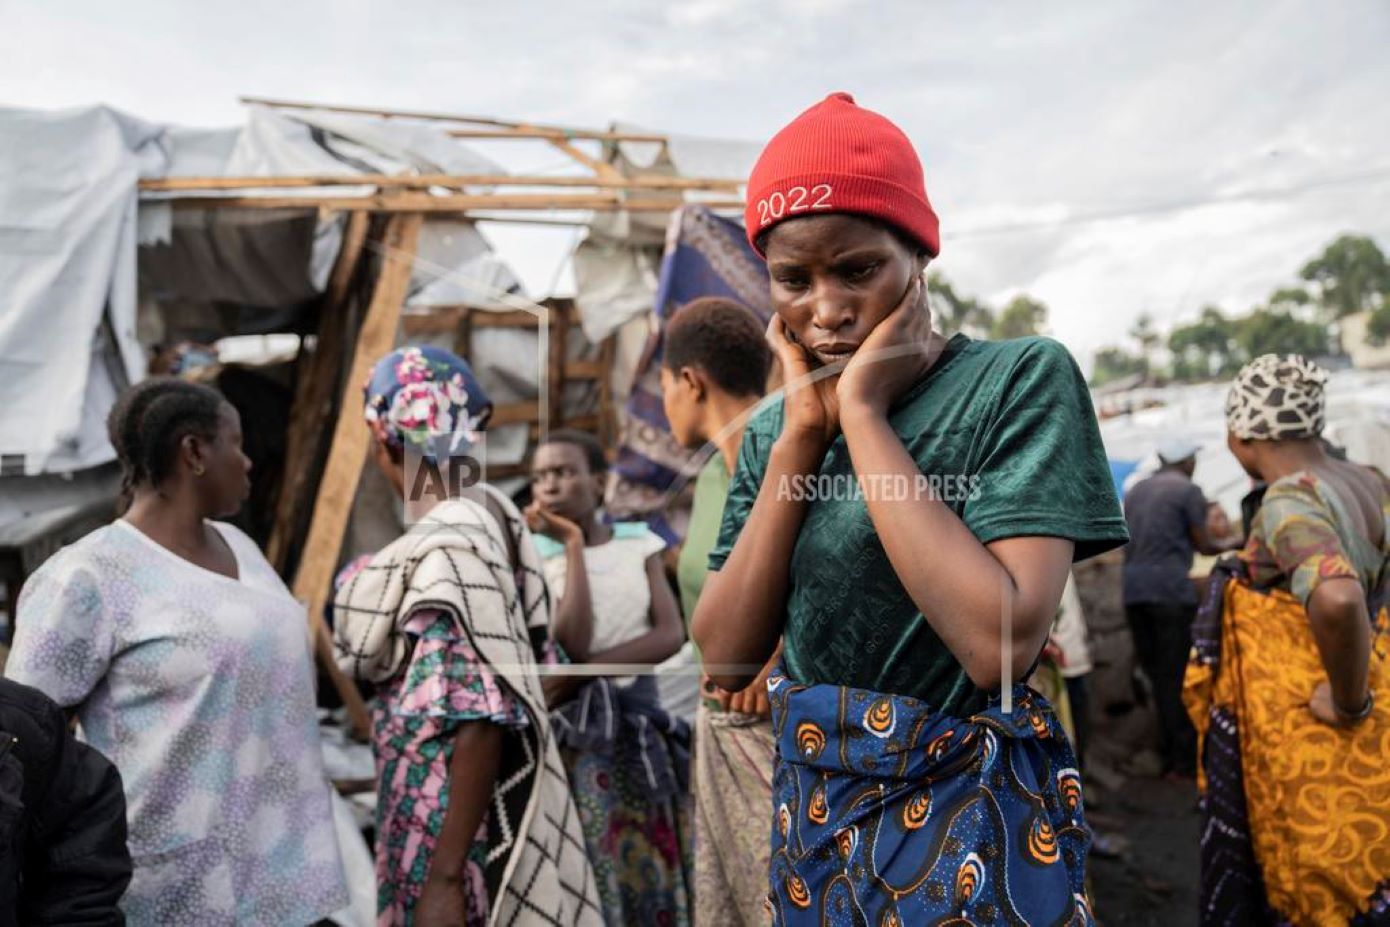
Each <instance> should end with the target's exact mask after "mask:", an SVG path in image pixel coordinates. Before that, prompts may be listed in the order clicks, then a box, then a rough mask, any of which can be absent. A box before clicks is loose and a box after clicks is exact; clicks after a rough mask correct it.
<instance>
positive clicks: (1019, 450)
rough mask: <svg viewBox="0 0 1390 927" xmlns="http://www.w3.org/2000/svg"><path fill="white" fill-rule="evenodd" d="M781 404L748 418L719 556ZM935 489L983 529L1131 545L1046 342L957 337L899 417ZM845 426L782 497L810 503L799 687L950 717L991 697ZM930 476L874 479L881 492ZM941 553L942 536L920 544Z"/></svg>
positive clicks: (800, 598)
mask: <svg viewBox="0 0 1390 927" xmlns="http://www.w3.org/2000/svg"><path fill="white" fill-rule="evenodd" d="M782 422H783V404H782V402H781V401H780V400H775V401H772V402H770V403H769V404H768V405H766V406H764V407H763V408H762V409H761V410H759V412H758V413H757V414H756V415H755V416H754V417H753V419H752V420H751V421H750V422H749V423H748V427H747V429H746V430H745V433H744V437H743V444H742V446H741V447H740V448H739V459H738V467H737V469H736V471H735V473H734V476H733V480H732V485H731V486H730V489H729V494H728V500H727V502H726V503H725V506H724V518H723V522H722V524H721V526H720V531H719V540H718V542H717V543H716V544H715V547H714V550H713V551H711V552H710V558H709V566H710V569H712V570H717V569H719V568H720V567H722V566H723V565H724V561H725V560H726V559H727V558H728V556H729V552H730V551H731V550H732V549H733V546H734V542H735V541H736V540H737V539H738V535H739V532H740V531H741V530H742V528H743V524H744V522H745V521H746V520H747V518H748V513H749V511H750V510H751V509H752V507H753V502H754V500H755V499H756V498H757V495H758V488H759V485H760V484H761V483H762V478H763V474H764V472H766V469H767V461H768V454H769V452H770V451H771V448H772V444H773V442H774V441H775V440H776V438H777V436H778V435H779V434H781V431H782ZM889 422H890V423H891V425H892V426H893V430H894V431H896V432H897V434H898V437H899V439H900V440H901V441H902V442H903V445H904V447H906V448H907V451H908V453H910V454H911V455H912V457H913V459H915V460H916V461H917V466H918V470H919V471H920V472H921V473H922V474H924V479H925V480H926V481H927V485H928V486H929V487H930V488H931V489H932V490H933V491H934V493H935V495H936V496H937V498H941V499H942V500H943V501H944V502H946V503H947V504H949V505H950V507H951V509H952V510H953V511H954V512H955V513H956V515H957V516H959V517H960V518H961V520H962V521H964V523H965V525H966V527H968V528H969V529H970V531H971V533H973V534H974V535H975V537H977V538H979V540H980V541H981V543H989V542H992V541H997V540H1000V539H1001V538H1008V537H1024V536H1033V535H1044V536H1051V537H1064V538H1070V539H1072V540H1073V541H1074V542H1075V543H1076V554H1075V559H1077V560H1081V559H1084V558H1086V557H1091V556H1094V555H1095V554H1098V553H1101V552H1102V551H1106V550H1109V549H1111V548H1113V547H1118V546H1120V545H1121V544H1124V543H1125V541H1126V540H1128V535H1127V534H1126V531H1125V522H1124V517H1123V516H1122V515H1121V512H1120V505H1119V500H1118V499H1117V498H1116V495H1115V484H1114V481H1113V480H1112V479H1111V476H1110V467H1109V464H1108V463H1107V461H1106V457H1105V449H1104V447H1103V446H1102V444H1101V440H1100V429H1099V428H1098V427H1097V425H1096V416H1095V410H1094V408H1093V406H1092V405H1091V397H1090V393H1089V392H1088V391H1087V389H1086V382H1085V380H1084V378H1083V377H1082V375H1081V371H1080V370H1079V369H1078V368H1077V366H1076V362H1075V361H1074V360H1073V359H1072V357H1071V355H1070V354H1069V353H1068V352H1067V349H1066V348H1064V347H1063V346H1062V345H1060V344H1058V343H1057V342H1055V341H1051V340H1049V339H1046V338H1021V339H1017V340H1013V341H973V340H971V339H970V338H967V337H966V336H964V335H956V336H955V337H954V338H952V339H951V340H950V342H949V343H948V344H947V346H946V349H945V351H944V352H943V354H942V356H941V358H940V359H939V360H938V361H937V363H936V365H935V366H934V367H933V368H932V369H931V370H930V371H928V373H927V375H926V376H925V377H923V378H922V381H921V382H920V383H918V384H917V385H916V386H914V387H913V388H912V389H911V390H909V391H908V392H907V393H906V394H904V395H903V396H902V398H900V399H899V400H898V401H897V402H896V403H895V404H894V406H893V407H892V409H891V410H890V412H889ZM853 473H854V471H853V468H852V467H851V465H850V458H849V449H848V448H847V447H846V445H845V439H844V436H843V435H841V436H839V437H837V438H836V439H835V441H834V443H833V444H831V446H830V449H829V451H828V452H827V453H826V455H825V459H824V460H823V461H822V463H821V468H820V472H819V475H818V476H816V477H814V478H813V479H812V480H810V481H808V482H804V483H801V484H800V485H797V484H795V483H791V482H790V481H789V484H790V485H788V486H786V487H778V491H779V492H786V493H792V494H799V495H801V496H802V497H803V498H805V499H807V500H808V501H807V506H806V517H805V521H804V522H803V523H802V526H801V533H800V536H799V537H798V538H797V541H796V546H795V548H794V549H793V552H792V560H791V570H790V573H791V581H790V586H789V589H788V595H787V622H786V631H785V635H784V644H785V649H784V654H785V659H786V664H787V670H788V673H789V674H790V676H791V677H792V678H793V679H795V680H797V681H798V682H804V683H831V684H834V685H842V686H853V687H857V688H864V689H870V690H873V691H876V692H884V693H893V694H897V695H908V696H913V697H916V698H920V699H923V700H924V701H926V702H928V703H929V704H931V705H932V706H933V707H935V708H937V709H939V710H942V711H945V712H947V713H949V714H954V715H962V714H966V713H969V712H971V711H974V710H976V709H978V708H980V707H982V706H983V704H984V702H985V699H986V696H985V693H983V692H982V691H981V690H979V689H977V688H976V687H975V685H974V684H973V683H972V682H971V681H970V678H969V677H968V676H967V675H966V673H965V670H964V669H962V668H961V666H960V664H959V663H958V662H957V661H956V659H955V657H954V656H953V655H952V654H951V652H950V651H949V650H948V649H947V648H946V645H945V644H943V643H942V641H941V639H940V638H939V637H938V636H937V635H936V632H935V631H933V630H932V628H931V625H930V624H928V622H927V621H926V619H925V618H923V617H922V614H921V613H920V612H919V611H918V610H917V607H916V606H915V605H913V603H912V600H911V599H910V598H909V597H908V595H907V592H906V590H904V589H903V586H902V583H901V582H900V581H899V580H898V577H897V574H896V573H895V572H894V571H893V567H892V564H891V563H890V562H889V560H888V556H887V554H886V553H885V551H884V549H883V545H882V544H881V543H880V542H879V539H878V536H877V534H876V533H875V531H874V527H873V523H872V522H871V521H870V519H869V512H868V508H867V507H866V506H865V504H864V501H863V499H862V497H861V496H859V495H858V494H857V493H856V492H855V488H854V485H853V484H854V476H853ZM920 483H921V481H918V486H912V487H890V486H887V485H885V486H883V487H881V488H875V487H873V486H870V487H869V489H868V491H879V492H883V493H885V494H887V493H890V492H902V491H903V490H904V489H907V490H908V491H915V490H916V489H918V488H919V486H920ZM921 549H922V555H923V556H931V554H932V539H931V538H930V537H926V536H924V537H923V538H922V548H921Z"/></svg>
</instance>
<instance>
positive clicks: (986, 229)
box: [943, 167, 1390, 240]
mask: <svg viewBox="0 0 1390 927" xmlns="http://www.w3.org/2000/svg"><path fill="white" fill-rule="evenodd" d="M1387 178H1390V167H1383V168H1377V169H1375V170H1370V171H1362V172H1360V173H1356V174H1346V175H1344V176H1341V177H1328V178H1324V179H1322V180H1310V181H1306V182H1304V183H1301V184H1294V185H1291V186H1286V187H1271V188H1268V189H1264V190H1247V191H1244V192H1238V193H1224V194H1215V195H1212V196H1200V197H1184V198H1182V199H1175V200H1168V201H1166V202H1158V203H1149V204H1145V205H1139V206H1126V207H1122V208H1115V209H1101V210H1096V211H1093V212H1087V213H1077V214H1076V215H1073V216H1066V217H1063V218H1061V219H1045V220H1040V221H1037V222H1011V223H1008V224H1006V225H994V226H981V227H978V228H965V229H960V230H957V231H947V232H946V233H945V235H944V236H943V237H944V238H946V239H947V240H952V239H962V238H983V237H987V236H990V235H1007V234H1012V233H1015V232H1032V231H1040V230H1043V229H1056V228H1065V227H1067V226H1072V225H1087V224H1090V223H1093V222H1110V221H1112V220H1115V219H1131V218H1141V217H1144V216H1151V215H1158V214H1161V213H1165V212H1182V211H1184V210H1187V209H1197V208H1200V207H1202V206H1213V205H1217V204H1220V203H1245V202H1274V201H1278V200H1284V199H1293V198H1294V197H1298V196H1302V195H1303V194H1305V193H1309V192H1312V191H1315V190H1321V189H1325V188H1327V187H1339V186H1352V185H1356V184H1361V183H1376V182H1377V181H1381V180H1385V179H1387Z"/></svg>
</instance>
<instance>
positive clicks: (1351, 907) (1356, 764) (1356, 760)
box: [1183, 559, 1390, 927]
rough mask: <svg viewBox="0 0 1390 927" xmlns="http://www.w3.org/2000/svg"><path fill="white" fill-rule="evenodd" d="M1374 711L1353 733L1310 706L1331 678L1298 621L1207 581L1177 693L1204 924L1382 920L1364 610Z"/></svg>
mask: <svg viewBox="0 0 1390 927" xmlns="http://www.w3.org/2000/svg"><path fill="white" fill-rule="evenodd" d="M1372 615H1373V616H1375V624H1376V632H1375V637H1374V638H1373V640H1372V652H1371V672H1370V684H1371V690H1372V691H1373V692H1374V694H1375V700H1376V703H1375V710H1374V711H1373V712H1372V714H1371V716H1370V717H1368V718H1366V719H1365V720H1364V721H1362V722H1360V723H1359V724H1357V725H1356V726H1354V727H1352V728H1349V729H1338V728H1333V727H1330V726H1328V725H1326V724H1323V723H1322V722H1320V721H1318V720H1317V719H1316V718H1315V717H1314V716H1313V714H1312V712H1311V711H1309V709H1308V700H1309V698H1310V697H1311V695H1312V693H1313V689H1314V688H1315V687H1316V686H1317V685H1318V683H1320V682H1322V681H1323V680H1325V679H1326V678H1327V675H1326V672H1325V671H1324V670H1323V667H1322V662H1321V660H1320V659H1319V657H1318V650H1317V645H1316V644H1315V642H1314V640H1313V634H1312V628H1311V626H1310V624H1309V619H1308V613H1307V612H1306V611H1305V610H1304V608H1303V606H1302V605H1300V604H1299V602H1298V600H1297V599H1296V598H1295V597H1293V596H1292V595H1289V594H1288V593H1286V592H1283V591H1279V590H1272V591H1267V592H1263V591H1259V590H1256V589H1253V588H1251V587H1250V585H1249V584H1248V583H1247V582H1246V581H1245V578H1244V570H1243V568H1242V567H1241V566H1240V564H1239V561H1236V560H1234V559H1232V560H1228V561H1223V562H1222V563H1221V564H1219V565H1218V567H1217V569H1216V570H1214V571H1213V573H1212V579H1211V587H1210V588H1209V589H1208V592H1207V596H1206V599H1205V601H1204V604H1203V607H1202V610H1201V612H1200V613H1199V614H1198V618H1197V621H1196V623H1195V624H1194V625H1193V641H1194V645H1195V646H1194V648H1193V656H1192V660H1191V662H1190V663H1189V664H1188V669H1187V677H1186V679H1185V682H1184V691H1183V697H1184V700H1185V702H1186V703H1187V709H1188V713H1189V714H1190V715H1191V717H1192V722H1193V724H1194V725H1195V726H1196V728H1197V734H1198V744H1199V748H1198V749H1199V760H1200V762H1199V767H1200V779H1199V783H1198V784H1199V786H1200V787H1201V789H1202V794H1203V813H1204V816H1205V818H1206V823H1205V826H1204V827H1203V831H1202V833H1203V836H1202V850H1201V853H1202V866H1201V872H1202V886H1201V896H1200V897H1201V922H1202V923H1203V924H1223V925H1224V924H1274V923H1293V924H1297V925H1334V924H1335V925H1338V927H1341V925H1347V924H1353V925H1372V924H1390V762H1388V761H1387V760H1388V759H1390V668H1388V667H1387V660H1386V654H1387V638H1386V634H1385V629H1386V626H1387V612H1386V608H1385V605H1384V603H1378V604H1377V605H1375V606H1373V608H1372Z"/></svg>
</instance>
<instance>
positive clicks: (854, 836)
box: [768, 667, 1094, 927]
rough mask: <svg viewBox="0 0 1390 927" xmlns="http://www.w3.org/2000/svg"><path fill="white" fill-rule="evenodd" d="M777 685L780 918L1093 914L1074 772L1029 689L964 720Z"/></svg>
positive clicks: (798, 921)
mask: <svg viewBox="0 0 1390 927" xmlns="http://www.w3.org/2000/svg"><path fill="white" fill-rule="evenodd" d="M768 689H769V692H770V695H771V702H772V720H773V728H774V732H775V734H776V737H777V762H776V767H775V770H774V773H773V781H772V793H773V802H774V816H773V822H772V864H771V869H770V871H769V886H770V892H769V904H770V906H771V909H772V915H773V923H774V924H776V925H779V927H780V925H836V927H838V925H845V927H850V925H861V924H868V925H873V927H907V925H911V927H917V925H928V924H959V925H968V924H998V923H1003V924H1022V923H1025V922H1026V923H1029V924H1039V925H1041V924H1056V925H1090V924H1093V923H1094V919H1093V918H1092V915H1091V909H1090V904H1089V901H1088V900H1087V898H1086V894H1085V865H1086V854H1087V852H1088V851H1089V849H1090V843H1091V834H1090V830H1089V828H1088V827H1087V825H1086V821H1085V816H1084V812H1083V806H1082V795H1081V776H1080V774H1079V773H1078V772H1077V768H1076V759H1075V757H1074V756H1073V754H1072V750H1071V747H1070V746H1069V745H1068V744H1067V740H1066V735H1065V734H1064V733H1063V732H1062V728H1061V725H1060V724H1059V723H1058V722H1057V719H1056V717H1055V716H1054V714H1053V712H1052V709H1051V707H1050V706H1049V705H1048V704H1047V702H1046V701H1045V700H1044V699H1043V698H1042V697H1041V696H1039V695H1038V694H1037V693H1036V692H1033V691H1032V690H1031V689H1029V688H1027V687H1026V686H1015V687H1014V689H1013V691H1012V702H1013V703H1012V705H1011V710H1010V711H1009V712H1008V713H1005V712H1004V711H1003V708H1002V705H1001V703H1000V700H999V699H998V698H997V697H996V698H994V699H992V700H991V701H990V703H989V706H988V707H987V708H986V709H985V710H984V711H982V712H979V713H977V714H975V715H972V716H970V717H969V718H965V719H962V718H953V717H950V716H948V715H944V714H941V713H939V712H936V711H933V710H932V709H931V708H930V707H929V706H928V705H927V704H926V703H924V702H922V701H919V700H917V699H913V698H909V697H906V696H895V695H884V694H881V693H877V692H872V691H868V690H865V689H852V688H848V687H843V686H832V685H827V684H819V685H803V684H799V683H796V682H794V681H792V680H790V679H788V678H787V677H786V676H785V675H784V674H783V672H782V671H781V668H780V667H779V669H778V671H777V672H775V673H774V674H773V675H772V676H771V677H769V679H768Z"/></svg>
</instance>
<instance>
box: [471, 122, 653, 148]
mask: <svg viewBox="0 0 1390 927" xmlns="http://www.w3.org/2000/svg"><path fill="white" fill-rule="evenodd" d="M449 134H450V135H452V136H453V137H454V138H476V139H508V138H546V139H556V138H558V139H561V140H564V141H580V142H646V143H648V144H652V145H664V144H666V142H667V139H666V136H664V135H653V134H650V133H645V132H604V131H601V130H595V129H548V128H543V127H541V126H517V127H516V128H512V129H450V130H449Z"/></svg>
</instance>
